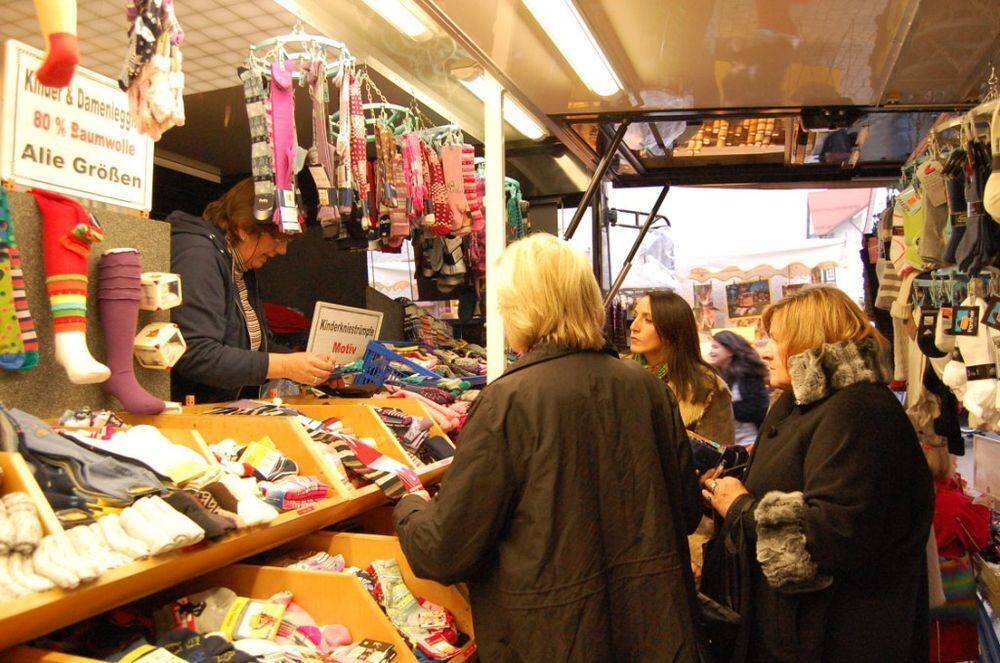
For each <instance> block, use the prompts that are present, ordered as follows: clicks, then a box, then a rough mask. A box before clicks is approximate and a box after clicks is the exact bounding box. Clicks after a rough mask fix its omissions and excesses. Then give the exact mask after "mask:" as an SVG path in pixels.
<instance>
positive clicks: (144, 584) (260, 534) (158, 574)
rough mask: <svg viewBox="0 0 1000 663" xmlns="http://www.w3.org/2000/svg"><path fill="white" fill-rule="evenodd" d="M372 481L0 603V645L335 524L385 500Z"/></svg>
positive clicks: (425, 477)
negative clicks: (263, 522)
mask: <svg viewBox="0 0 1000 663" xmlns="http://www.w3.org/2000/svg"><path fill="white" fill-rule="evenodd" d="M450 464H451V459H446V460H443V461H440V462H438V463H434V464H433V465H428V466H427V467H425V468H421V470H420V471H419V472H418V475H419V476H420V478H421V481H423V483H424V484H425V485H430V484H434V483H436V482H438V481H440V479H441V477H442V476H443V474H444V472H445V471H446V470H447V468H448V466H449V465H450ZM386 501H387V500H386V498H385V496H384V495H383V494H382V493H381V492H380V491H379V490H378V488H376V487H375V486H367V487H365V488H363V489H362V490H359V491H355V493H354V495H353V497H352V498H351V499H350V500H345V499H342V498H331V499H327V500H323V501H322V502H317V503H316V504H313V505H310V506H307V507H303V508H301V509H299V510H298V511H289V512H287V513H284V514H282V515H281V516H279V517H278V519H276V520H275V521H274V522H272V523H270V524H269V525H267V526H264V527H258V528H253V529H250V530H244V531H241V532H238V533H235V534H231V535H230V536H228V537H226V538H224V539H222V540H221V541H216V542H213V543H209V544H200V545H199V546H197V547H195V548H194V549H191V550H187V551H178V552H173V553H169V554H167V555H160V556H157V557H156V558H153V559H146V560H142V561H138V562H133V563H132V564H128V565H126V566H123V567H121V568H118V569H114V570H111V571H108V572H107V573H105V574H104V575H102V576H101V577H100V578H98V579H97V580H96V581H94V582H93V583H89V584H87V585H83V586H81V587H78V588H77V589H75V590H70V591H63V590H58V589H55V590H50V591H48V592H40V593H36V594H31V595H29V596H26V597H23V598H21V599H18V600H17V601H9V602H7V603H3V604H0V660H4V656H3V653H2V650H5V649H7V648H9V647H12V646H14V645H17V644H20V643H23V642H27V641H28V640H31V639H33V638H37V637H39V636H41V635H45V634H46V633H51V632H53V631H56V630H58V629H60V628H63V627H64V626H69V625H70V624H74V623H76V622H78V621H81V620H83V619H87V618H88V617H93V616H94V615H98V614H100V613H102V612H106V611H107V610H111V609H112V608H116V607H118V606H120V605H124V604H126V603H130V602H132V601H135V600H137V599H140V598H142V597H144V596H149V595H150V594H155V593H156V592H158V591H161V590H163V589H166V588H168V587H171V586H173V585H176V584H178V583H180V582H182V581H185V580H189V579H191V578H194V577H196V576H199V575H203V574H205V573H208V572H210V571H214V570H216V569H219V568H222V567H223V566H227V565H229V564H232V563H234V562H237V561H239V560H241V559H245V558H247V557H250V556H252V555H256V554H258V553H260V552H263V551H265V550H269V549H271V548H275V547H277V546H280V545H281V544H283V543H285V542H287V541H289V540H290V539H293V538H297V537H301V536H304V535H305V534H308V533H310V532H314V531H316V530H320V529H323V528H324V527H329V526H330V525H335V524H336V523H338V522H341V521H343V520H346V519H348V518H352V517H354V516H357V515H359V514H361V513H364V512H365V511H368V510H369V509H372V508H374V507H376V506H379V505H380V504H384V503H385V502H386Z"/></svg>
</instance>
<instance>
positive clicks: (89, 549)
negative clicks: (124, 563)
mask: <svg viewBox="0 0 1000 663" xmlns="http://www.w3.org/2000/svg"><path fill="white" fill-rule="evenodd" d="M66 534H67V536H69V539H70V541H71V542H72V543H73V547H74V548H75V549H76V551H77V553H79V554H80V555H81V556H82V557H84V558H85V559H87V560H89V561H90V562H91V564H92V565H95V566H99V567H100V571H101V572H102V573H103V572H104V571H110V570H111V569H114V568H117V567H119V566H121V562H120V561H119V558H118V557H117V556H115V555H114V554H113V553H112V552H111V551H110V550H108V549H106V548H104V547H103V546H101V545H100V544H99V543H98V540H97V539H96V538H95V537H94V532H93V531H92V530H91V529H90V528H89V527H87V526H86V525H77V526H76V527H74V528H72V529H71V530H69V531H68V532H67V533H66Z"/></svg>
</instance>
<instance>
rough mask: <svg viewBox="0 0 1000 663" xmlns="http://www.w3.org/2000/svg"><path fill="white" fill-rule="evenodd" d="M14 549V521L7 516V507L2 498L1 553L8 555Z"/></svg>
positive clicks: (0, 509) (0, 518)
mask: <svg viewBox="0 0 1000 663" xmlns="http://www.w3.org/2000/svg"><path fill="white" fill-rule="evenodd" d="M13 549H14V523H12V522H10V518H8V517H7V508H6V507H5V506H4V505H3V500H0V555H6V554H7V553H9V552H10V551H11V550H13Z"/></svg>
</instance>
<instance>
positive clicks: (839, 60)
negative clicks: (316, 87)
mask: <svg viewBox="0 0 1000 663" xmlns="http://www.w3.org/2000/svg"><path fill="white" fill-rule="evenodd" d="M410 1H411V2H412V3H413V4H414V5H416V6H417V7H419V8H421V9H422V10H423V11H424V12H425V13H426V14H427V15H428V16H429V17H431V18H432V19H433V24H432V25H431V29H432V32H433V36H432V37H431V38H430V39H429V40H426V41H420V42H417V41H413V40H411V39H409V38H407V37H405V36H403V35H401V34H400V33H399V32H397V31H396V30H395V29H394V28H393V27H392V26H391V25H390V24H389V23H388V22H387V21H386V20H385V19H384V18H383V17H381V16H380V15H379V14H377V13H376V12H374V11H373V10H372V9H371V8H370V7H369V6H368V5H367V4H366V3H365V2H363V1H362V0H336V1H334V2H331V1H330V0H250V1H247V2H243V3H232V2H223V1H222V0H176V9H177V13H178V17H179V19H180V22H181V24H182V25H183V27H184V29H185V32H186V38H185V43H184V48H183V51H184V57H185V66H184V72H185V76H186V82H187V100H188V116H189V119H190V121H189V126H188V127H185V128H179V129H174V130H172V131H171V132H169V133H168V134H167V136H166V137H165V138H164V140H163V141H162V142H161V143H160V144H159V149H160V150H169V151H173V152H177V153H179V154H180V155H181V156H184V157H187V158H190V159H194V160H198V161H203V162H206V163H208V164H211V165H213V166H215V167H217V168H218V169H219V170H220V171H221V172H222V173H223V174H229V173H232V172H234V171H236V170H239V169H242V168H245V163H246V154H248V153H249V151H248V148H247V149H244V147H245V145H244V142H243V139H245V140H246V141H248V140H249V138H248V136H242V134H243V132H244V131H245V118H244V117H243V116H242V112H243V111H242V108H241V107H240V99H239V96H240V95H239V91H238V89H234V86H236V85H237V83H238V81H237V79H236V74H235V72H236V67H237V66H238V65H239V64H240V63H241V62H242V60H243V58H244V57H245V55H246V53H247V49H248V46H249V44H250V43H252V42H255V41H258V40H261V39H264V38H266V37H269V36H273V35H276V34H284V33H287V32H289V31H291V29H292V27H293V26H294V25H295V23H296V21H299V20H300V21H301V22H302V23H303V27H304V28H305V30H306V31H307V32H314V33H319V34H324V35H326V36H329V37H332V38H334V39H337V40H340V41H343V42H345V43H346V44H347V46H348V47H349V48H350V50H351V52H352V53H353V54H354V55H355V56H356V57H357V58H358V59H359V61H360V62H363V63H366V64H367V65H368V66H369V67H370V68H371V69H372V70H373V72H375V74H374V77H375V78H376V80H378V81H380V87H382V90H383V92H385V94H386V96H387V97H388V98H389V101H392V102H395V103H401V104H404V105H405V104H407V103H409V100H410V99H411V98H412V96H414V95H415V96H416V97H417V98H418V99H419V100H420V102H421V103H422V105H424V106H425V107H426V108H428V109H429V110H432V111H436V117H440V118H443V119H444V120H447V121H453V122H456V123H457V124H459V125H461V126H462V127H463V129H465V131H466V132H467V133H468V134H469V135H470V136H471V137H473V138H481V136H482V125H483V110H482V104H481V102H480V101H479V100H478V99H477V98H476V97H475V96H474V95H473V94H472V93H471V92H469V91H468V90H467V89H465V88H464V87H463V86H462V85H460V84H459V83H458V81H457V79H456V78H455V75H454V74H455V70H456V69H457V68H460V67H465V66H468V65H469V64H478V65H479V66H481V67H483V68H484V69H486V70H488V71H491V72H493V73H494V74H496V75H498V77H499V78H500V79H501V80H502V82H504V84H505V85H507V87H508V89H509V93H510V94H511V96H513V97H514V98H516V99H518V100H520V101H521V102H522V104H523V105H524V106H525V107H526V108H528V109H529V111H531V112H534V113H536V114H537V115H538V116H539V119H540V120H542V122H543V123H544V124H545V125H546V126H547V128H548V129H549V133H550V136H549V137H548V138H547V139H546V140H544V141H542V142H541V143H539V144H535V143H529V142H528V141H525V140H524V138H523V136H521V135H520V134H518V133H517V132H516V131H514V130H513V129H512V128H510V127H507V128H506V138H507V140H508V157H509V159H508V164H509V165H510V166H511V167H512V169H513V170H514V171H516V172H517V173H518V174H519V175H522V176H523V177H524V178H525V179H526V180H528V184H529V187H530V188H531V189H532V190H533V191H532V192H533V193H534V194H536V195H549V194H554V193H564V192H566V191H575V190H579V189H580V188H582V187H581V185H580V182H581V181H582V178H581V177H580V173H579V170H578V169H575V168H574V167H573V163H572V160H571V159H570V158H569V157H566V156H561V155H564V154H565V149H564V147H563V145H565V147H567V148H569V150H570V152H571V153H572V154H573V155H574V157H575V158H576V159H577V160H578V161H580V162H582V163H584V164H585V165H587V166H588V167H592V166H593V165H594V164H595V163H596V161H597V158H598V156H599V152H600V149H601V143H602V142H606V137H607V136H608V135H609V134H610V133H611V132H612V131H613V127H614V122H617V121H619V120H620V119H621V118H622V117H624V116H626V115H629V116H632V117H633V119H635V120H636V121H637V122H638V121H642V124H641V125H640V124H636V125H633V126H634V128H633V129H632V130H631V131H630V133H629V135H628V137H627V139H626V144H627V145H628V148H623V152H622V156H623V159H622V160H621V164H620V165H617V164H616V166H615V167H614V169H613V172H614V174H615V176H616V177H617V178H618V179H619V181H622V178H625V179H630V183H637V182H639V183H641V181H642V179H643V176H644V173H646V172H649V173H654V175H655V177H654V178H653V179H655V180H656V181H662V180H664V179H670V173H671V172H681V171H683V172H685V173H687V174H686V175H685V178H686V179H685V181H688V182H689V183H691V182H698V181H699V178H701V175H699V174H698V171H697V169H695V167H696V166H697V165H698V164H700V163H710V164H712V165H713V166H719V167H722V168H723V169H725V168H727V167H729V166H733V165H736V166H739V164H740V160H741V159H743V160H744V161H745V163H747V164H750V165H755V166H759V168H760V172H759V173H758V175H757V176H756V177H755V178H754V179H751V178H747V179H746V180H745V181H746V182H750V181H756V182H763V181H767V180H768V178H770V177H771V171H772V170H773V171H774V173H775V175H776V177H777V179H778V180H783V181H784V180H788V181H791V180H801V177H800V176H798V175H796V176H795V177H787V175H788V173H787V172H786V173H785V176H786V177H785V178H782V177H780V176H778V175H780V173H779V172H778V171H781V170H782V169H785V170H786V171H787V170H789V168H790V167H794V166H801V165H803V163H802V162H803V160H806V159H808V157H809V154H810V153H811V152H810V150H813V152H815V153H818V150H819V149H820V147H819V146H820V145H821V144H822V140H816V137H815V136H811V135H810V136H807V135H805V134H804V133H803V132H802V131H800V128H801V127H800V126H799V124H798V123H797V120H796V115H797V113H798V109H799V108H801V107H806V106H823V107H832V106H864V107H878V106H883V105H886V104H899V105H909V106H914V107H929V106H945V105H949V104H966V103H969V102H971V101H974V100H976V99H979V98H981V97H982V96H983V94H984V92H985V81H986V77H987V74H988V64H989V62H990V61H991V59H992V61H993V62H1000V1H998V0H963V2H952V1H951V0H669V1H665V0H575V3H576V5H577V7H578V9H579V10H580V13H581V14H582V15H583V17H584V18H585V20H586V22H587V23H588V24H589V25H590V27H591V29H592V30H593V33H594V36H595V38H596V40H597V41H598V43H599V44H600V45H601V47H602V48H603V50H604V51H605V52H606V53H607V55H608V58H609V59H610V61H611V63H612V65H613V66H614V68H615V69H616V70H617V73H618V74H619V76H620V78H621V80H622V82H623V84H624V88H625V89H624V90H623V91H622V92H620V93H618V94H616V95H613V96H610V97H600V96H598V95H596V94H594V93H593V92H591V91H590V90H589V89H588V88H587V87H586V86H585V85H584V84H583V83H582V82H581V81H580V79H579V78H578V77H577V75H576V74H575V72H574V71H573V69H572V68H571V67H570V66H569V64H568V63H567V61H566V60H565V58H564V57H563V56H562V55H561V54H560V53H559V51H558V50H557V49H556V48H555V46H554V45H553V43H552V41H551V39H550V38H549V37H548V36H547V35H546V34H545V33H544V32H543V31H542V29H541V28H540V26H539V24H538V23H537V22H536V21H535V19H534V17H533V16H532V15H531V14H530V12H529V11H528V9H527V8H526V6H525V4H524V2H523V0H475V1H470V0H410ZM78 11H79V34H80V37H81V50H82V56H83V65H84V66H86V67H89V68H91V69H94V70H96V71H98V72H100V73H102V74H105V75H107V76H109V77H111V78H116V77H117V75H118V72H119V70H120V68H121V65H122V61H123V59H124V51H125V20H124V9H123V7H122V4H121V3H120V1H118V0H88V1H87V2H79V3H78ZM0 16H3V24H2V26H0V36H2V37H4V38H8V37H9V38H15V39H19V40H21V41H25V42H27V43H29V44H32V45H35V46H38V47H42V46H43V43H42V39H41V37H40V36H39V32H38V24H37V21H36V18H35V15H34V7H33V4H32V3H30V2H27V0H0ZM763 109H768V110H769V112H770V114H769V115H767V117H769V118H772V119H773V124H774V126H773V130H772V129H771V128H766V131H765V133H764V134H763V138H762V137H761V136H758V135H756V134H754V135H753V140H750V134H749V133H748V132H744V134H745V135H743V136H742V137H737V136H735V135H733V131H732V129H733V128H734V127H735V126H736V124H737V123H739V122H741V121H742V120H743V119H747V118H753V117H754V116H755V113H754V111H755V110H763ZM656 112H667V113H678V112H683V113H686V114H687V116H686V117H677V116H672V117H660V118H658V119H660V120H661V122H659V123H656V122H646V121H644V120H648V119H649V115H646V116H643V117H639V116H638V115H637V114H643V113H646V114H649V113H656ZM720 112H721V113H729V118H730V119H729V122H730V125H729V127H728V128H726V129H727V131H728V133H727V132H726V131H723V132H721V133H720V132H719V131H718V129H719V127H718V126H717V125H710V124H706V123H705V122H704V121H705V120H711V119H712V118H713V117H715V118H718V117H719V113H720ZM605 114H607V115H605ZM699 114H700V115H699ZM762 117H763V115H762ZM581 122H590V123H591V124H590V125H584V124H581ZM763 122H766V120H761V121H758V123H757V125H756V126H757V127H758V131H759V128H760V127H761V126H764V127H767V125H766V124H763ZM914 126H916V124H915V123H914ZM205 132H212V133H211V134H206V133H205ZM699 132H700V133H699ZM209 135H210V136H211V137H209V138H206V136H209ZM602 135H603V136H604V137H605V138H604V139H599V138H598V137H599V136H602ZM707 137H711V139H713V140H715V145H710V144H709V143H708V142H707V141H708V139H707ZM720 137H721V140H720ZM695 138H700V139H701V142H702V146H701V149H694V147H696V146H697V142H698V141H696V140H695ZM233 141H239V144H238V145H236V144H234V143H233ZM672 141H673V142H672ZM560 143H562V144H563V145H560ZM674 148H680V149H678V150H677V151H674ZM814 148H815V149H814ZM824 149H825V148H824ZM827 152H829V150H827ZM554 157H556V158H559V161H558V162H556V159H554ZM799 157H802V158H799ZM824 158H825V157H824ZM825 163H826V171H824V172H828V173H830V174H832V175H836V176H837V178H841V177H842V176H843V175H844V172H845V171H844V169H843V168H842V165H843V164H840V163H834V162H833V160H829V159H828V160H826V162H825ZM555 166H558V167H555ZM838 169H839V170H838ZM732 172H733V173H734V174H733V175H732V176H731V175H729V174H728V173H729V171H726V172H717V173H716V174H715V175H714V176H713V178H712V179H711V181H713V182H716V183H723V182H727V181H729V179H730V178H732V182H731V183H739V172H740V171H739V169H738V168H737V169H732ZM815 172H817V173H818V172H819V170H818V169H816V170H815ZM885 172H888V170H886V171H885ZM848 175H850V173H849V172H848ZM824 178H825V176H820V177H818V178H817V179H818V180H822V179H824ZM827 179H829V178H827ZM675 181H680V180H675ZM705 181H706V182H707V181H708V180H707V179H706V180H705ZM650 183H652V182H650Z"/></svg>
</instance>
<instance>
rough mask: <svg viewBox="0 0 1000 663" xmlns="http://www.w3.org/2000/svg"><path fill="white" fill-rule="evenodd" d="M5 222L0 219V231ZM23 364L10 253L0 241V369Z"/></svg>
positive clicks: (10, 369) (22, 349)
mask: <svg viewBox="0 0 1000 663" xmlns="http://www.w3.org/2000/svg"><path fill="white" fill-rule="evenodd" d="M6 225H7V224H6V223H4V222H3V221H0V233H3V231H4V228H5V226H6ZM23 365H24V341H22V340H21V333H20V330H19V329H18V325H17V314H16V310H15V308H14V282H13V280H12V279H11V264H10V253H9V252H8V251H7V249H6V248H5V247H4V245H3V242H2V241H0V369H3V370H5V371H16V370H18V369H19V368H21V366H23Z"/></svg>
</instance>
